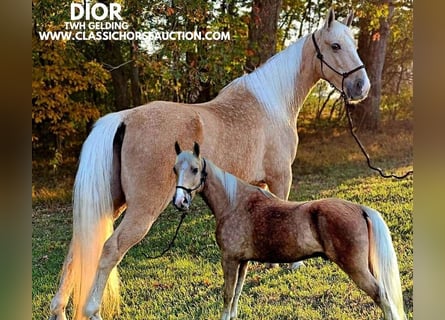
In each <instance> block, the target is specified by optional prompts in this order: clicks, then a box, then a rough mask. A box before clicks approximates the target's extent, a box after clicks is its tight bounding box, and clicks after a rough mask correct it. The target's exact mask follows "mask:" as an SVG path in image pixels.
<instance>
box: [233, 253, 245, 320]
mask: <svg viewBox="0 0 445 320" xmlns="http://www.w3.org/2000/svg"><path fill="white" fill-rule="evenodd" d="M247 265H248V261H241V263H240V265H239V270H238V280H237V282H236V288H235V297H234V298H233V302H232V308H231V311H230V318H231V319H236V317H237V315H238V300H239V297H240V295H241V291H242V290H243V285H244V280H245V279H246V274H247Z"/></svg>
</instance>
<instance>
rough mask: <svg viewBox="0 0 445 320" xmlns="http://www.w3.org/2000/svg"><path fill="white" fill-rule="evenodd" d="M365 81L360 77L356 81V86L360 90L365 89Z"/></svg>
mask: <svg viewBox="0 0 445 320" xmlns="http://www.w3.org/2000/svg"><path fill="white" fill-rule="evenodd" d="M364 83H365V82H364V81H363V80H362V79H358V80H357V81H356V83H355V87H356V88H357V89H358V90H362V89H363V85H364Z"/></svg>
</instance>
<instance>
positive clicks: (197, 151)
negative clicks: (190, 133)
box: [193, 141, 199, 157]
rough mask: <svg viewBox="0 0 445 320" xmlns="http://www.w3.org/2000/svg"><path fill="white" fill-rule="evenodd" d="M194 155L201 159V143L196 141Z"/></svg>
mask: <svg viewBox="0 0 445 320" xmlns="http://www.w3.org/2000/svg"><path fill="white" fill-rule="evenodd" d="M193 154H194V155H195V156H196V157H199V143H198V142H196V141H195V144H194V145H193Z"/></svg>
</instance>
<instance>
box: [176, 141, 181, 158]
mask: <svg viewBox="0 0 445 320" xmlns="http://www.w3.org/2000/svg"><path fill="white" fill-rule="evenodd" d="M175 151H176V154H177V155H179V154H180V153H181V152H182V150H181V147H180V146H179V143H178V141H175Z"/></svg>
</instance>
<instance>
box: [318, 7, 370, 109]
mask: <svg viewBox="0 0 445 320" xmlns="http://www.w3.org/2000/svg"><path fill="white" fill-rule="evenodd" d="M352 20H353V13H352V12H351V13H350V14H349V15H348V17H347V18H346V19H345V21H344V23H341V22H338V21H336V20H335V13H334V10H333V9H330V10H329V12H328V14H327V17H326V21H325V22H324V25H323V27H322V28H321V29H319V30H317V31H316V32H314V33H313V34H312V42H313V45H314V47H315V51H316V54H317V58H318V59H319V61H320V64H319V68H320V70H319V72H320V75H321V77H322V78H323V79H325V80H327V81H328V82H330V83H331V84H332V85H334V86H335V87H336V88H337V89H338V90H340V91H341V93H342V95H344V97H345V98H346V99H347V100H349V101H360V100H363V99H364V98H366V96H367V95H368V91H369V88H370V87H371V85H370V82H369V78H368V75H367V74H366V71H365V68H364V65H363V62H362V61H361V59H360V57H359V55H358V54H357V48H356V44H355V41H354V38H353V36H352V32H351V29H350V28H349V27H350V25H351V23H352Z"/></svg>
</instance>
